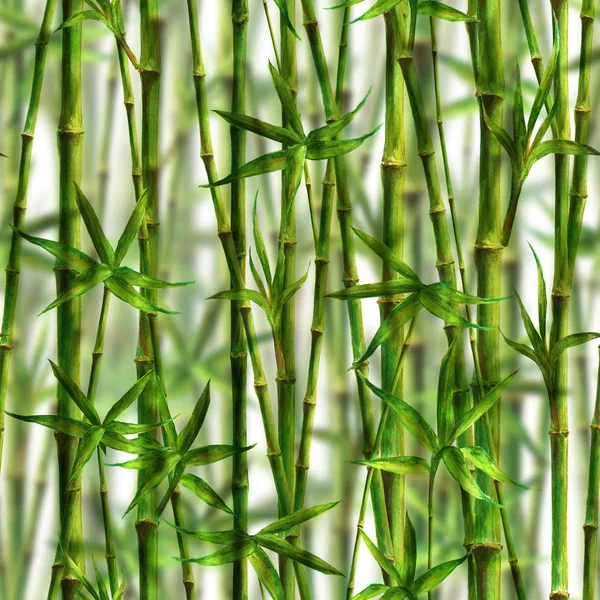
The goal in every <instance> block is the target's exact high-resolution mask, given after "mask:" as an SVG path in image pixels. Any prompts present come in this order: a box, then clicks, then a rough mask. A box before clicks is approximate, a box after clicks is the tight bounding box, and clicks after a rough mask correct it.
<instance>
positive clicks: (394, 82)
mask: <svg viewBox="0 0 600 600" xmlns="http://www.w3.org/2000/svg"><path fill="white" fill-rule="evenodd" d="M403 8H406V7H405V6H404V7H403ZM401 11H402V8H401V7H396V8H394V9H393V10H391V11H389V12H387V13H385V14H384V22H385V37H386V59H385V64H386V94H385V111H386V112H385V142H384V148H383V157H382V160H381V181H382V187H383V213H382V228H383V243H384V244H385V245H386V246H387V247H388V248H390V250H392V251H393V252H394V254H396V256H399V257H401V258H402V256H403V254H404V192H405V184H406V157H405V141H404V80H403V78H402V71H401V69H400V65H399V64H398V61H397V60H396V56H397V50H398V42H397V41H396V37H395V32H396V31H400V28H401V27H402V25H401V24H400V22H401V21H404V20H405V19H406V15H404V14H403V13H402V12H401ZM382 275H383V276H382V280H383V281H387V280H390V279H395V278H397V277H399V275H398V274H397V273H396V272H395V271H394V270H393V269H391V268H390V266H389V265H388V264H387V263H385V262H384V263H383V274H382ZM401 300H402V298H401V297H400V296H398V297H394V298H380V299H379V312H380V318H381V321H383V320H384V319H385V318H386V317H387V316H388V314H389V313H390V312H391V311H392V309H393V308H394V307H395V306H396V305H397V304H398V303H399V302H400V301H401ZM403 338H404V333H403V331H402V330H401V329H400V330H398V331H397V332H396V333H395V334H394V335H393V336H391V337H390V339H389V340H388V341H387V342H385V343H384V344H383V345H382V347H381V381H382V386H383V388H384V389H390V393H392V394H394V395H397V396H399V395H400V394H401V390H402V377H400V378H399V381H398V382H397V384H396V386H395V387H394V388H390V386H391V384H392V380H393V379H394V371H395V368H396V364H397V362H398V357H399V354H400V348H402V344H403ZM381 453H382V456H402V455H403V454H404V428H403V427H402V423H401V421H400V420H399V419H398V418H397V417H396V416H395V415H390V416H388V419H387V424H386V428H385V430H384V433H383V440H382V444H381ZM382 477H383V485H384V489H385V499H386V508H387V515H388V520H389V524H390V534H391V536H392V543H393V551H394V560H395V563H396V564H398V565H400V564H402V560H403V556H404V513H405V509H404V486H405V477H404V476H403V475H394V474H392V473H382Z"/></svg>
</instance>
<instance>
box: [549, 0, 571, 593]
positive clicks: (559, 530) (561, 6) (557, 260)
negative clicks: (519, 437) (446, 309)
mask: <svg viewBox="0 0 600 600" xmlns="http://www.w3.org/2000/svg"><path fill="white" fill-rule="evenodd" d="M552 10H553V12H554V15H555V17H556V20H557V23H558V35H559V37H560V50H559V56H558V65H557V68H556V75H555V81H554V86H555V87H554V92H555V100H554V101H555V103H556V105H557V111H556V126H557V130H558V134H559V137H560V138H561V139H569V138H570V123H569V93H568V92H569V89H568V68H569V65H568V39H569V37H568V2H566V1H565V0H554V1H553V2H552ZM555 175H556V181H555V217H554V280H553V284H552V331H551V343H555V342H556V341H558V340H559V339H561V338H563V337H565V336H566V335H567V333H568V327H569V323H568V321H569V283H570V279H569V251H568V221H569V157H568V156H561V155H558V154H557V155H556V158H555ZM567 372H568V363H567V356H566V354H565V353H563V354H562V356H561V357H560V358H559V359H558V360H557V361H556V364H555V369H554V373H553V381H552V390H551V393H550V422H551V428H550V431H549V434H550V448H551V455H552V461H551V462H552V464H551V468H552V552H551V557H552V582H551V592H550V598H551V599H554V598H568V597H569V594H568V534H567V529H568V525H567V523H568V514H567V506H568V500H567V499H568V437H567V436H568V433H569V421H568V407H567Z"/></svg>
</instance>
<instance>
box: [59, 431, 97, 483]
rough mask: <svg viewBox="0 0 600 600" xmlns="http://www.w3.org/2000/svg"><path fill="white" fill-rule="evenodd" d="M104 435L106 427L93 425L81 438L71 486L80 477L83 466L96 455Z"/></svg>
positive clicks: (70, 479)
mask: <svg viewBox="0 0 600 600" xmlns="http://www.w3.org/2000/svg"><path fill="white" fill-rule="evenodd" d="M103 436H104V429H103V428H102V427H98V426H96V425H93V426H92V427H90V428H89V429H88V430H87V431H86V432H85V434H84V435H83V437H82V438H81V440H79V445H78V446H77V455H76V456H75V460H74V461H73V466H72V467H71V477H70V478H69V483H68V487H69V488H70V487H71V486H72V485H73V483H74V482H75V481H76V479H77V478H78V477H79V475H80V474H81V472H82V471H83V467H85V465H86V464H87V463H88V461H89V460H90V458H92V456H94V453H95V452H96V448H98V444H99V443H100V440H101V439H102V437H103Z"/></svg>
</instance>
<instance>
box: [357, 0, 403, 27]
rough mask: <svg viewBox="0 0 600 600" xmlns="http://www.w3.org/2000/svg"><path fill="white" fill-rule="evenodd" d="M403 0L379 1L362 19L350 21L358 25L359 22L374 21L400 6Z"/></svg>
mask: <svg viewBox="0 0 600 600" xmlns="http://www.w3.org/2000/svg"><path fill="white" fill-rule="evenodd" d="M400 2H401V0H377V2H375V4H373V6H372V7H371V8H370V9H369V10H368V11H367V12H366V13H364V14H362V15H361V16H360V17H358V18H356V19H354V21H350V23H351V24H352V23H356V22H357V21H368V20H369V19H374V18H375V17H379V16H380V15H382V14H383V13H386V12H388V11H390V10H392V8H394V7H396V6H398V4H400Z"/></svg>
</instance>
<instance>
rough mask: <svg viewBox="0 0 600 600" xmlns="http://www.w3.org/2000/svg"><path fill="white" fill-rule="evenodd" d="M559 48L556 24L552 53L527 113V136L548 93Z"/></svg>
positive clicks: (529, 134) (555, 26) (530, 132)
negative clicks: (529, 110)
mask: <svg viewBox="0 0 600 600" xmlns="http://www.w3.org/2000/svg"><path fill="white" fill-rule="evenodd" d="M559 49H560V39H559V36H558V28H557V25H556V24H555V25H554V44H553V45H552V53H551V54H550V59H549V61H548V64H547V65H546V68H545V69H544V73H543V75H542V79H541V80H540V85H539V87H538V89H537V92H536V94H535V98H534V100H533V105H532V107H531V112H530V113H529V121H528V122H527V138H531V134H532V133H533V129H534V127H535V124H536V122H537V120H538V117H539V116H540V112H541V111H542V108H543V106H544V104H545V103H546V100H547V99H548V94H549V93H550V86H551V85H552V82H553V81H554V73H555V71H556V66H557V64H558V55H559Z"/></svg>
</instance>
